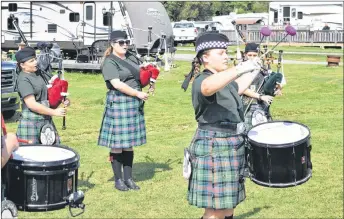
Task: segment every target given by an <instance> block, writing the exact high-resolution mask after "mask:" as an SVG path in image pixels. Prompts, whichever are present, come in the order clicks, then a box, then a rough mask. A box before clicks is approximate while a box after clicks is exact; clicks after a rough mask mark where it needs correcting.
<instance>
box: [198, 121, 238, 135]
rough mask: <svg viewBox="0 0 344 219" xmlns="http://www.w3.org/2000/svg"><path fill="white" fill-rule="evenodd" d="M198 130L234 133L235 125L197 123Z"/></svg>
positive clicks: (235, 130)
mask: <svg viewBox="0 0 344 219" xmlns="http://www.w3.org/2000/svg"><path fill="white" fill-rule="evenodd" d="M198 128H199V129H203V130H208V131H219V132H228V133H236V132H237V123H226V124H214V123H213V124H212V123H198Z"/></svg>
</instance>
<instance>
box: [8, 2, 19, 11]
mask: <svg viewBox="0 0 344 219" xmlns="http://www.w3.org/2000/svg"><path fill="white" fill-rule="evenodd" d="M8 10H9V11H17V3H9V4H8Z"/></svg>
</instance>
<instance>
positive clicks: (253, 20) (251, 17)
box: [212, 12, 268, 30]
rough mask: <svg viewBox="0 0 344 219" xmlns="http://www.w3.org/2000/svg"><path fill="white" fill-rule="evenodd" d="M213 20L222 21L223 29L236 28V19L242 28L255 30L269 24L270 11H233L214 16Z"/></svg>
mask: <svg viewBox="0 0 344 219" xmlns="http://www.w3.org/2000/svg"><path fill="white" fill-rule="evenodd" d="M212 20H213V21H216V22H219V23H221V24H222V26H223V30H234V29H235V27H234V26H233V24H232V21H235V22H236V24H238V25H239V28H240V29H242V30H255V29H260V28H261V27H262V25H267V22H268V13H247V14H236V13H235V12H231V13H230V14H229V15H221V16H214V17H212Z"/></svg>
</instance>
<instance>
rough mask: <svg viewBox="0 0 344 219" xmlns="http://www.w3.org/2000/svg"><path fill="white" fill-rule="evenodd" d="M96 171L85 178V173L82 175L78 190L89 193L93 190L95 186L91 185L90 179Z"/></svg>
mask: <svg viewBox="0 0 344 219" xmlns="http://www.w3.org/2000/svg"><path fill="white" fill-rule="evenodd" d="M93 173H94V171H92V172H91V173H90V174H89V175H88V176H86V177H85V172H82V173H81V177H80V178H78V190H81V191H83V192H84V193H85V192H87V191H88V190H89V189H92V188H93V187H94V186H95V184H94V183H90V178H91V177H92V175H93Z"/></svg>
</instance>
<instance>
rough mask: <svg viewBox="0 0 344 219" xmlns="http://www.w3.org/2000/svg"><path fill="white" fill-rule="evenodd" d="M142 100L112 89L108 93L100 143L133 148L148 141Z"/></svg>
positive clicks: (107, 145)
mask: <svg viewBox="0 0 344 219" xmlns="http://www.w3.org/2000/svg"><path fill="white" fill-rule="evenodd" d="M142 104H143V103H142V101H141V100H139V99H138V98H136V97H132V96H128V95H126V94H124V93H122V92H119V91H115V90H110V91H108V93H107V95H106V104H105V109H104V113H103V120H102V124H101V128H100V131H99V137H98V145H99V146H105V147H109V148H118V149H120V148H131V147H135V146H140V145H143V144H145V143H146V125H145V120H144V112H143V105H142Z"/></svg>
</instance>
